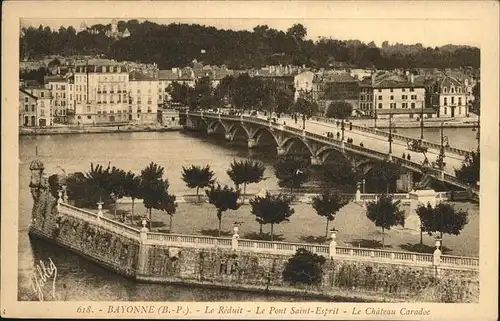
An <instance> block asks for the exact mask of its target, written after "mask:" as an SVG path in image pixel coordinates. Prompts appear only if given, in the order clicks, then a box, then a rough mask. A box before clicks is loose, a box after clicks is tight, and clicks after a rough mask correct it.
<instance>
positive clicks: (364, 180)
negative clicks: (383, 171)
mask: <svg viewBox="0 0 500 321" xmlns="http://www.w3.org/2000/svg"><path fill="white" fill-rule="evenodd" d="M361 183H363V194H364V193H365V183H366V179H364V178H363V180H362V181H361Z"/></svg>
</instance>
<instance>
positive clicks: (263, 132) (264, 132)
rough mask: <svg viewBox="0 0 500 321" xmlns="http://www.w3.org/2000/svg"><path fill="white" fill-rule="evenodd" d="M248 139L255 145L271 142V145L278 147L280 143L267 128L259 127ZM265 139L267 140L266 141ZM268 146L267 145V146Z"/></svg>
mask: <svg viewBox="0 0 500 321" xmlns="http://www.w3.org/2000/svg"><path fill="white" fill-rule="evenodd" d="M249 138H253V139H255V144H256V145H266V144H264V143H265V142H266V141H267V142H268V143H269V142H270V141H272V144H273V145H276V146H279V145H280V141H279V138H278V137H277V136H276V135H275V134H274V133H273V132H272V131H271V130H269V129H268V128H266V127H261V128H259V129H257V130H256V131H255V132H254V133H253V135H252V136H249ZM266 138H267V139H266ZM267 145H269V144H267Z"/></svg>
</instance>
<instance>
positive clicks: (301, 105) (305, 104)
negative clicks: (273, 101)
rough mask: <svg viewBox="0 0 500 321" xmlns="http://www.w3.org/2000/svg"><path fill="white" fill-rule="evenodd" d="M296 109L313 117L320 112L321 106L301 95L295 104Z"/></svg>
mask: <svg viewBox="0 0 500 321" xmlns="http://www.w3.org/2000/svg"><path fill="white" fill-rule="evenodd" d="M293 108H294V110H295V111H296V112H298V113H300V114H303V115H306V116H307V117H311V116H312V115H314V114H315V113H317V112H318V110H319V106H318V104H317V103H315V102H311V101H309V100H307V99H305V98H303V97H299V98H298V99H297V102H296V103H295V105H294V107H293Z"/></svg>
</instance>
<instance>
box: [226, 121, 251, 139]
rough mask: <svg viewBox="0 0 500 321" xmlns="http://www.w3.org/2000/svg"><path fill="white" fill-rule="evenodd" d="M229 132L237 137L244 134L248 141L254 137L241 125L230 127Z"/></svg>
mask: <svg viewBox="0 0 500 321" xmlns="http://www.w3.org/2000/svg"><path fill="white" fill-rule="evenodd" d="M227 131H228V132H229V134H231V136H235V135H236V134H237V133H239V132H243V133H244V135H245V136H246V138H247V139H248V138H251V137H250V136H252V135H251V133H250V132H249V130H248V129H247V128H246V127H245V126H243V125H242V124H240V123H236V124H232V125H230V126H229V128H228V129H227Z"/></svg>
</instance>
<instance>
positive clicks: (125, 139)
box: [18, 129, 474, 301]
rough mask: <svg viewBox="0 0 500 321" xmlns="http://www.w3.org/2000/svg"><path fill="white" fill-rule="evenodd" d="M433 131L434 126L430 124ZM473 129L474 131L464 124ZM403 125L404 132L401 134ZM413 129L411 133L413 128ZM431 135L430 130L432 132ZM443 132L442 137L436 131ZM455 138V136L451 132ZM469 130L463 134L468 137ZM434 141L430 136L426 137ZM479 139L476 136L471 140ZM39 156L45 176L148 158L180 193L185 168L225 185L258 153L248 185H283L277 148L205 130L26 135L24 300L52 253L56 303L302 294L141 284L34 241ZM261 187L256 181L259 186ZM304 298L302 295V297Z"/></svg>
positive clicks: (140, 164) (133, 164)
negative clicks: (237, 164) (235, 165)
mask: <svg viewBox="0 0 500 321" xmlns="http://www.w3.org/2000/svg"><path fill="white" fill-rule="evenodd" d="M430 130H432V129H430ZM463 130H468V131H470V129H463ZM403 131H404V130H401V131H400V132H401V133H403ZM408 131H409V130H408ZM431 134H432V133H430V134H429V135H431ZM438 135H439V134H438ZM447 135H450V137H456V135H454V134H453V133H449V134H447ZM469 136H471V135H469V134H466V133H464V134H463V137H469ZM428 139H430V138H428ZM473 143H474V137H472V144H473ZM37 149H38V158H39V159H40V160H41V161H42V162H43V163H44V165H45V168H46V173H47V174H49V175H50V174H52V173H62V172H63V171H65V172H66V173H71V172H75V171H82V172H85V171H87V170H88V169H89V167H90V163H91V162H94V163H100V164H107V163H108V162H111V164H112V165H115V166H117V167H120V168H123V169H125V170H132V171H134V172H136V173H139V172H140V170H141V169H142V168H144V167H145V166H146V165H147V164H148V163H149V162H151V161H154V162H156V163H158V164H160V165H161V166H164V167H165V177H167V178H168V179H169V182H170V188H169V190H170V191H172V192H173V193H175V194H183V193H193V191H192V190H190V189H188V188H187V187H186V186H185V184H184V182H183V181H182V179H181V170H182V166H183V165H184V166H185V165H191V164H196V165H205V164H209V165H210V166H211V168H212V170H213V171H214V172H215V175H216V177H217V179H218V181H219V182H220V183H221V184H230V183H231V181H230V179H229V177H228V176H227V174H226V170H227V169H228V168H229V164H230V163H231V161H232V160H233V159H243V158H250V157H251V158H258V159H259V160H261V161H263V162H264V164H265V165H266V171H265V174H264V175H265V177H267V178H268V179H266V180H265V181H264V182H262V183H261V184H260V186H253V187H249V188H248V192H257V191H258V190H260V189H262V188H269V189H275V188H277V180H276V177H275V176H274V174H273V170H272V162H273V159H275V157H276V156H275V151H273V152H270V151H265V150H260V151H259V150H251V151H249V150H248V149H247V148H246V147H241V146H236V145H235V144H229V143H227V142H225V141H224V140H219V141H215V140H214V138H208V137H205V136H203V135H195V134H186V133H181V132H166V133H119V134H118V133H117V134H114V133H113V134H87V135H86V134H81V135H80V134H72V135H50V136H21V137H20V139H19V151H20V155H19V160H20V164H19V246H18V251H19V260H18V269H19V274H18V282H19V290H18V299H19V300H33V299H34V298H35V296H34V293H33V290H32V288H31V284H30V276H31V273H32V272H33V271H34V266H35V262H39V261H40V260H43V261H44V262H47V261H48V259H49V258H51V259H52V260H53V262H54V263H55V264H56V266H57V268H58V276H57V283H56V288H57V294H56V298H57V299H58V300H68V301H76V300H82V301H87V300H88V301H92V300H96V301H97V300H99V301H101V300H102V301H294V300H296V298H291V297H277V296H269V295H265V294H258V293H243V292H229V291H223V290H213V289H204V288H192V287H177V286H175V287H174V286H167V285H158V284H140V283H136V282H133V281H131V280H128V279H125V278H123V277H120V276H118V275H115V274H113V273H111V272H109V271H107V270H104V269H102V268H100V267H99V266H96V265H95V264H93V263H90V262H88V261H86V260H84V259H82V258H80V257H78V256H76V255H74V254H72V253H69V252H67V251H65V250H61V249H60V248H58V247H54V246H51V245H48V244H45V243H42V242H39V241H34V243H33V244H32V243H31V242H30V239H29V238H28V228H29V223H30V217H31V208H32V205H33V201H32V198H31V194H30V192H29V187H28V184H29V181H30V171H29V165H30V162H31V161H32V160H33V159H34V158H35V155H36V150H37ZM253 185H256V184H253ZM300 300H303V299H302V298H301V299H300Z"/></svg>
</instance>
